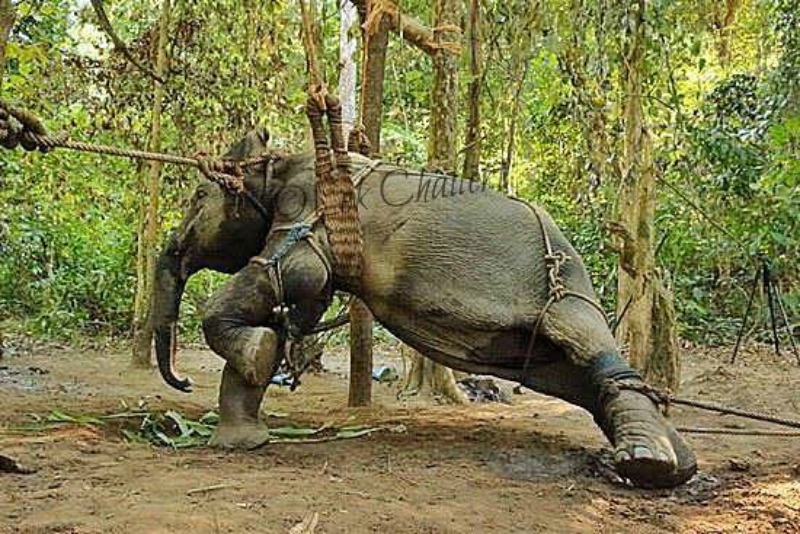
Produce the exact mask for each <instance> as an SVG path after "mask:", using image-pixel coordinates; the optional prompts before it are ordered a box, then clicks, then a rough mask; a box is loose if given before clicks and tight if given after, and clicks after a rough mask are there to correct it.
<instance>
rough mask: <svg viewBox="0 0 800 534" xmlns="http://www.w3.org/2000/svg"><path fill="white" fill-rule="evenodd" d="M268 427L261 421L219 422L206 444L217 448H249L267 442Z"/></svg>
mask: <svg viewBox="0 0 800 534" xmlns="http://www.w3.org/2000/svg"><path fill="white" fill-rule="evenodd" d="M269 437H270V436H269V428H267V425H265V424H264V423H262V422H256V423H252V422H251V423H244V422H243V423H239V424H234V423H220V425H219V426H218V427H217V429H216V431H215V432H214V435H213V436H211V439H210V440H209V442H208V444H209V445H210V446H211V447H215V448H218V449H234V450H251V449H257V448H258V447H261V446H262V445H265V444H266V443H267V442H269Z"/></svg>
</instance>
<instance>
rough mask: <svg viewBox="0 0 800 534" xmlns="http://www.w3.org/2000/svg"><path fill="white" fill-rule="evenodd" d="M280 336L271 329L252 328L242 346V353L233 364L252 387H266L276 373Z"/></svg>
mask: <svg viewBox="0 0 800 534" xmlns="http://www.w3.org/2000/svg"><path fill="white" fill-rule="evenodd" d="M277 354H278V336H277V334H275V332H274V331H273V330H272V329H270V328H264V327H259V328H252V329H250V332H249V334H248V337H247V339H246V340H244V343H243V344H242V350H241V353H240V354H238V355H237V356H236V357H234V358H232V359H231V363H233V366H234V367H235V368H236V370H237V371H238V372H239V374H240V375H242V377H244V379H245V380H246V381H247V383H248V384H250V385H252V386H266V385H267V384H268V383H269V381H270V379H271V378H272V374H273V372H274V371H275V363H276V361H275V360H276V358H277Z"/></svg>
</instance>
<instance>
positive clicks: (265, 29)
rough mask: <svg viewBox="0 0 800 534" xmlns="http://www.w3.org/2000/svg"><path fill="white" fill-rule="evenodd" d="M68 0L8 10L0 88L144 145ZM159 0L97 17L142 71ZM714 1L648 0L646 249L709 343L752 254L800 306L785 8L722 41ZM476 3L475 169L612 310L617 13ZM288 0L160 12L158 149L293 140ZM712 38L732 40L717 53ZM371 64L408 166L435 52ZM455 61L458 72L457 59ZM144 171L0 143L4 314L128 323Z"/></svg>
mask: <svg viewBox="0 0 800 534" xmlns="http://www.w3.org/2000/svg"><path fill="white" fill-rule="evenodd" d="M84 4H85V3H78V2H74V1H71V0H57V1H39V0H31V1H26V2H19V3H18V5H17V10H18V17H17V25H16V26H15V29H14V33H13V35H12V39H11V42H10V43H9V47H8V50H7V55H8V58H7V64H6V75H5V78H4V84H3V89H4V93H5V94H4V95H3V96H4V97H5V98H7V99H11V100H13V101H15V102H17V103H20V104H23V105H24V106H25V107H28V108H30V109H32V110H33V111H34V112H36V113H38V114H40V115H41V116H43V117H44V118H45V119H46V122H47V125H48V127H49V128H50V129H51V130H53V131H58V130H62V129H63V130H67V131H70V132H71V133H73V134H74V137H76V138H80V139H87V140H92V141H97V142H105V143H108V144H114V145H122V146H131V147H137V148H143V147H145V146H146V144H147V136H148V135H149V126H150V106H151V98H152V96H151V95H152V92H153V91H152V90H153V85H152V83H153V82H152V81H151V80H150V79H148V78H147V77H146V76H144V75H143V74H141V73H140V72H139V71H137V70H136V68H135V67H133V66H131V65H130V64H129V63H128V62H127V61H125V60H124V59H123V58H122V57H120V56H119V54H117V53H115V52H113V51H112V50H111V49H110V48H109V46H108V43H107V39H106V37H105V36H104V35H103V34H102V33H100V32H99V31H98V30H97V28H96V26H95V24H94V23H95V21H94V14H93V12H92V11H91V9H87V8H85V7H79V6H84ZM158 4H159V2H156V1H151V2H133V1H131V0H119V1H116V2H113V3H111V4H109V9H110V16H111V19H112V22H113V24H114V26H115V28H116V29H117V31H118V33H119V34H120V35H121V36H122V38H123V39H124V40H125V41H126V42H127V43H129V45H130V48H131V50H132V51H133V53H134V54H135V55H136V56H137V58H138V59H139V60H140V61H141V62H142V63H144V64H152V62H153V57H152V54H153V48H154V47H153V41H154V35H155V30H156V28H155V25H156V19H157V16H158V10H159V5H158ZM725 5H726V3H720V2H712V1H710V0H703V1H701V2H689V1H688V0H669V1H667V0H658V1H655V2H650V3H648V6H649V7H648V9H649V16H648V17H647V21H648V28H647V30H648V33H647V36H648V53H647V56H646V64H647V73H646V76H647V78H646V83H645V86H646V90H647V94H646V95H645V101H646V114H647V119H648V124H649V125H650V128H649V131H650V134H651V135H652V138H653V142H654V156H655V160H656V163H657V166H658V169H657V170H658V174H659V176H660V178H661V180H662V182H660V185H659V205H658V211H657V221H656V222H657V227H656V233H657V237H656V240H657V241H660V240H662V239H663V244H662V245H661V247H660V248H659V251H658V252H659V253H658V261H659V263H660V264H661V265H662V266H663V267H665V268H666V269H668V270H669V271H671V273H672V280H673V284H674V289H675V292H676V295H677V299H676V303H677V306H678V311H679V319H680V322H681V331H682V333H683V335H686V336H688V337H691V338H694V339H698V340H701V341H707V342H724V341H725V340H729V339H730V338H731V336H732V335H733V334H734V333H735V331H736V328H737V327H738V322H739V318H740V317H741V315H742V312H743V308H744V305H745V303H746V297H747V289H748V285H749V283H750V279H751V277H752V274H753V270H754V268H755V265H754V262H753V258H754V257H756V255H757V254H765V255H766V256H768V257H769V258H770V259H771V260H772V261H773V263H774V267H775V271H776V274H777V276H778V278H779V282H780V284H781V287H782V289H783V292H784V294H785V295H786V304H787V306H788V309H789V313H790V315H792V317H797V314H798V312H800V289H799V288H800V283H799V281H800V275H799V274H798V270H797V269H798V267H797V258H798V257H800V228H798V225H800V217H798V216H797V214H798V213H800V184H799V183H798V182H800V82H799V80H800V45H798V43H800V30H798V28H800V24H798V17H799V16H800V15H798V13H800V11H798V9H797V7H796V2H794V1H793V0H763V1H762V0H744V1H743V2H740V3H738V6H739V7H738V11H737V13H736V16H735V17H734V19H733V20H734V22H733V26H732V28H731V31H730V32H729V34H728V33H726V32H724V31H722V30H721V29H720V26H719V25H720V21H721V20H723V18H724V15H725V13H724V12H723V11H724V9H725ZM482 6H483V9H484V11H483V15H484V20H485V21H486V23H485V24H484V27H483V28H482V32H481V35H482V37H483V41H484V44H483V56H484V58H485V62H486V68H487V72H486V73H485V75H484V92H483V98H482V101H481V114H482V118H483V124H482V132H481V134H482V145H483V154H482V162H483V166H482V167H483V172H484V179H486V180H488V182H489V183H490V184H491V185H492V186H493V187H495V188H502V189H504V190H506V191H508V192H511V193H513V194H516V195H517V196H520V197H523V198H526V199H529V200H533V201H535V202H537V203H539V204H541V205H543V206H545V207H547V208H548V209H549V210H550V211H551V212H552V214H553V215H554V217H555V218H556V219H557V220H558V221H559V222H560V223H561V224H562V226H564V228H565V231H566V233H567V234H568V236H569V237H570V239H571V240H572V242H573V243H574V244H575V247H576V248H577V249H578V250H579V251H581V252H582V254H583V257H584V261H585V263H586V264H587V266H588V267H589V269H590V271H591V272H592V274H593V278H594V281H595V285H596V287H597V288H598V291H599V293H600V294H601V297H602V298H603V301H604V304H605V305H606V308H607V309H613V308H614V300H615V285H616V281H615V280H616V278H615V276H616V273H615V265H616V256H615V254H614V252H613V251H612V250H611V248H610V247H609V238H608V232H607V231H606V229H605V224H606V223H607V222H610V221H613V220H614V217H615V211H616V209H617V199H616V191H617V188H618V185H619V179H620V173H621V169H620V168H619V155H620V154H622V153H623V150H624V145H623V140H622V125H621V119H620V117H621V115H622V109H621V103H622V101H623V97H624V95H623V94H622V89H621V88H622V87H623V85H622V79H621V78H622V70H621V66H622V65H623V61H624V58H623V57H622V50H623V47H622V42H621V38H622V36H623V35H624V32H623V24H624V10H623V7H624V6H623V4H620V3H618V2H617V3H615V2H611V3H608V2H598V1H595V0H557V1H553V2H549V3H547V4H546V5H543V4H540V3H533V4H532V3H531V2H528V1H526V0H513V1H511V2H498V1H495V0H491V1H489V2H483V3H482ZM297 9H298V7H297V5H296V3H292V2H239V1H235V0H222V1H215V2H211V1H209V0H202V1H198V2H185V1H177V2H175V3H174V9H173V13H172V22H171V26H170V36H171V39H172V41H171V43H170V47H169V56H170V59H171V71H170V76H169V81H168V83H167V86H166V98H165V107H164V121H163V122H164V124H163V128H162V129H163V139H162V144H163V149H164V150H165V151H169V152H175V153H184V154H191V153H194V152H196V151H199V150H203V151H207V152H210V153H220V152H221V151H223V150H224V149H225V147H226V146H227V145H228V144H229V143H230V142H232V141H233V140H235V139H236V138H238V137H239V136H241V135H242V134H243V133H244V131H245V130H247V129H249V128H250V127H253V126H256V125H262V126H266V127H267V128H268V129H269V130H270V131H271V133H272V138H273V145H274V146H276V147H281V148H285V149H287V150H299V149H302V147H304V146H305V145H304V136H305V129H306V126H305V119H304V117H303V115H302V113H301V108H302V104H303V102H304V100H305V91H306V82H307V80H306V75H305V59H304V53H303V50H302V46H300V38H299V32H300V27H299V16H298V13H297ZM403 11H404V12H405V13H408V14H412V15H414V16H416V17H417V18H419V19H421V20H423V21H430V18H431V17H430V11H431V9H430V5H429V2H423V1H421V0H408V1H407V2H403ZM319 16H320V18H321V20H322V22H323V27H324V34H325V36H324V49H325V57H324V63H325V65H324V66H325V71H326V75H327V77H328V79H329V82H331V83H330V84H331V85H334V84H335V80H336V76H337V74H338V72H337V71H338V66H337V59H338V57H337V54H336V52H335V51H336V49H337V46H338V45H337V31H338V16H337V4H336V3H335V2H333V1H332V0H326V1H324V2H322V5H321V11H320V13H319ZM723 35H730V39H729V41H728V42H727V49H728V50H729V54H728V57H723V55H722V52H721V51H722V50H723V48H724V47H723V44H725V43H723V41H722V36H723ZM388 58H389V59H388V65H387V75H386V94H385V99H384V103H385V114H384V119H385V120H384V130H383V140H384V143H383V144H384V147H383V149H384V150H383V152H384V157H385V158H386V159H390V160H396V159H398V160H401V161H403V162H406V163H408V164H409V165H412V166H421V165H422V164H423V163H424V162H425V158H426V154H425V152H426V144H427V134H428V123H429V108H430V81H431V61H430V58H428V57H426V56H424V55H423V54H421V53H420V52H419V51H418V50H416V49H415V48H413V47H412V46H409V45H408V44H406V43H405V42H403V41H402V40H401V39H399V38H397V37H392V39H391V40H390V49H389V54H388ZM462 73H463V74H464V76H462V80H466V79H467V64H466V61H463V62H462ZM465 86H466V83H463V84H462V87H461V88H460V89H459V90H460V91H461V92H462V95H463V96H464V100H463V101H466V100H465V99H466V96H465V95H466V91H465ZM515 106H516V108H515ZM515 109H517V112H515V111H514V110H515ZM464 111H465V113H464V115H465V114H466V106H465V107H464ZM463 118H464V117H462V121H463ZM598 118H600V119H602V120H598ZM512 127H513V128H512ZM512 129H514V130H515V132H516V134H515V140H514V141H513V143H509V135H510V132H511V130H512ZM601 138H602V139H604V140H605V141H606V142H607V145H608V146H607V150H608V153H607V154H606V160H605V161H603V162H602V163H603V166H604V167H603V168H602V169H598V168H596V167H597V161H595V160H593V156H596V151H597V140H598V139H601ZM509 153H510V154H511V155H512V157H511V160H510V161H509V159H508V156H509ZM141 171H142V169H141V168H140V167H139V166H137V165H136V164H134V163H131V162H128V161H124V160H116V159H111V158H101V157H95V156H89V155H76V154H70V153H67V152H64V151H58V152H56V153H55V154H52V155H46V156H44V155H40V154H22V153H20V152H8V151H1V152H0V204H1V205H2V210H0V310H2V314H3V315H4V316H5V317H6V318H10V319H11V320H12V321H13V322H15V323H19V325H20V328H22V329H24V330H26V331H28V332H30V333H32V334H35V335H41V336H48V337H62V338H63V337H73V336H81V335H86V334H97V333H101V334H117V335H120V334H125V333H127V332H128V330H129V328H130V316H131V308H132V302H133V291H134V287H135V266H134V263H135V254H136V246H137V244H136V235H137V231H138V227H139V226H138V225H139V220H140V213H141V209H142V202H143V200H144V198H145V195H144V193H143V191H144V185H143V180H142V172H141ZM505 171H508V172H509V176H508V181H507V183H505V182H504V181H503V178H502V176H503V174H504V172H505ZM163 180H164V186H163V188H162V190H163V193H162V209H161V213H162V226H163V233H164V235H166V232H167V231H168V230H170V229H171V228H173V227H174V226H175V225H176V224H177V223H178V221H179V220H180V217H181V215H180V207H181V203H182V201H183V199H184V198H186V197H188V195H189V194H190V192H191V190H192V189H193V187H194V185H195V183H196V179H195V178H194V174H193V173H191V172H188V171H186V170H181V169H176V168H171V167H165V169H164V173H163ZM665 182H666V183H669V184H672V185H673V186H674V188H675V189H677V190H678V191H681V192H682V193H681V194H678V193H676V191H675V190H674V189H673V188H670V187H666V186H664V185H663V183H665ZM687 198H688V199H690V200H691V201H693V202H695V203H697V204H699V205H700V206H701V207H702V209H703V211H704V212H705V215H702V214H699V213H698V212H697V211H696V210H695V209H694V208H693V207H692V206H690V205H689V204H688V202H687V201H686V199H687ZM718 226H721V227H723V228H724V231H720V230H719V228H718ZM223 278H224V277H223V276H222V275H218V274H213V273H202V274H201V275H199V276H196V277H194V278H193V279H192V280H191V282H190V283H189V287H188V289H187V295H186V297H185V298H184V301H183V306H182V318H183V319H182V324H181V327H182V328H183V329H184V330H185V333H188V334H190V337H196V336H197V335H198V333H199V325H198V316H199V313H200V312H201V310H202V308H203V306H204V304H205V302H206V300H207V298H208V296H209V295H210V294H211V292H212V291H213V289H214V288H215V287H216V286H217V285H218V284H219V282H220V281H221V280H222V279H223ZM335 311H336V310H334V311H332V312H331V313H332V314H333V313H335ZM329 318H330V317H329ZM336 335H337V336H338V338H337V340H338V341H339V342H345V341H346V338H345V337H343V336H344V334H336ZM183 339H186V337H185V336H184V337H183Z"/></svg>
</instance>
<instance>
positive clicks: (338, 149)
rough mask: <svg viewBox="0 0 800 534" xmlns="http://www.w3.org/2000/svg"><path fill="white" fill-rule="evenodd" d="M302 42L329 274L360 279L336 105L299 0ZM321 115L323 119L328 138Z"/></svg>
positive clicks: (357, 230)
mask: <svg viewBox="0 0 800 534" xmlns="http://www.w3.org/2000/svg"><path fill="white" fill-rule="evenodd" d="M300 8H301V14H302V18H303V43H304V45H305V49H306V62H307V64H308V70H309V97H308V101H307V102H306V115H307V116H308V120H309V123H310V125H311V135H312V138H313V140H314V156H315V165H314V169H315V175H316V178H317V191H316V193H317V211H319V213H320V214H321V216H322V221H323V224H324V225H325V230H326V232H327V234H328V243H329V244H330V247H331V252H332V255H333V271H334V274H335V275H336V276H337V277H338V278H339V279H341V280H342V281H343V282H344V283H345V284H347V285H348V286H350V287H358V284H359V283H360V279H361V262H362V254H361V251H362V247H363V238H362V233H361V223H360V221H359V217H358V203H357V198H356V197H357V195H356V191H355V187H354V185H353V182H352V181H351V177H350V156H349V155H348V152H347V145H346V144H345V138H344V133H343V129H342V106H341V103H340V102H339V99H338V98H336V97H335V96H334V95H332V94H330V93H328V91H327V90H326V88H325V83H324V81H323V77H322V71H321V68H320V64H319V56H318V54H317V46H316V43H315V41H316V35H317V33H316V30H315V28H316V25H315V24H314V19H313V15H312V12H313V5H309V4H308V3H307V1H306V0H300ZM323 116H327V118H328V130H329V134H330V143H329V139H328V136H327V135H326V132H325V127H324V124H323Z"/></svg>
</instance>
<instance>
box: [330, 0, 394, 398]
mask: <svg viewBox="0 0 800 534" xmlns="http://www.w3.org/2000/svg"><path fill="white" fill-rule="evenodd" d="M341 11H342V23H341V26H340V40H339V45H340V49H341V54H340V57H341V63H342V74H341V77H340V79H339V93H340V96H341V99H342V115H343V122H344V124H345V127H348V126H350V127H352V126H353V125H354V124H355V120H356V119H355V116H356V64H355V61H354V59H353V54H354V53H355V51H356V49H357V48H358V46H357V43H358V42H357V41H356V40H355V39H352V38H351V37H350V29H351V28H352V27H353V25H354V24H356V23H357V22H358V18H359V14H358V11H357V10H356V8H355V6H354V5H353V4H351V3H350V2H347V1H345V2H344V3H343V4H342V10H341ZM384 33H385V32H384ZM364 40H365V43H364V49H365V50H366V49H367V47H368V46H369V45H368V43H367V42H366V41H368V40H369V37H368V36H366V35H364ZM364 55H365V58H366V60H367V61H365V64H366V63H368V61H369V59H370V58H371V56H370V55H369V54H368V53H367V52H365V53H364ZM385 58H386V47H385V46H384V47H383V53H382V54H381V53H380V52H378V53H376V54H375V59H374V60H373V61H378V65H377V68H378V69H379V70H380V78H381V80H380V82H381V83H380V86H379V88H378V89H377V93H378V96H379V100H378V109H377V127H376V126H375V124H374V122H375V117H373V116H370V117H369V118H370V119H371V124H372V126H373V128H375V129H374V130H373V131H370V133H372V134H373V135H375V134H377V133H378V132H379V131H380V113H381V108H380V99H382V97H383V70H384V60H385ZM366 68H367V66H365V69H366ZM364 74H365V76H366V72H365V73H364ZM363 83H364V85H363V88H362V95H361V100H362V109H361V113H362V120H364V119H365V117H366V115H367V114H366V113H365V109H364V107H363V102H364V100H365V99H366V98H367V96H369V97H370V98H371V97H372V95H371V94H370V95H366V93H367V81H366V78H365V79H364V82H363ZM373 90H375V89H373ZM347 137H348V135H347V133H345V139H347ZM373 146H374V147H376V148H377V145H373ZM371 401H372V314H371V313H370V311H369V308H367V306H366V305H365V304H364V303H363V302H361V301H360V300H358V299H356V298H354V299H353V300H352V302H351V303H350V389H349V395H348V399H347V404H348V405H349V406H369V404H370V402H371Z"/></svg>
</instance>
